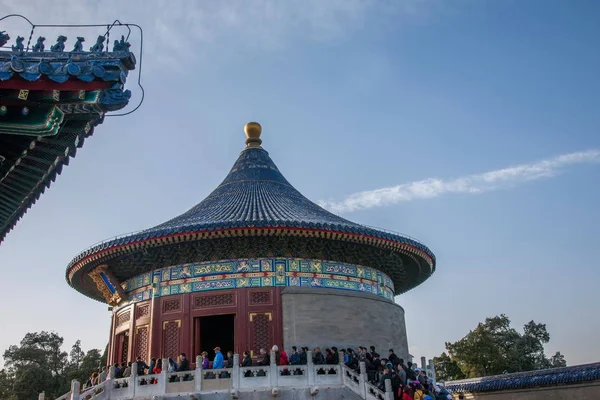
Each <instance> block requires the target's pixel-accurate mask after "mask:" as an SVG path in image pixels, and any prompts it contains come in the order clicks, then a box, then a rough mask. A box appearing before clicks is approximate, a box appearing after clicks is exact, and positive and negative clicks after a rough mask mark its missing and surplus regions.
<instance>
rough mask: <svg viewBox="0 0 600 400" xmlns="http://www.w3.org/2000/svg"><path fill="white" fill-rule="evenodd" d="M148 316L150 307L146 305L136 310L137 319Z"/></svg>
mask: <svg viewBox="0 0 600 400" xmlns="http://www.w3.org/2000/svg"><path fill="white" fill-rule="evenodd" d="M148 316H150V305H149V304H146V305H143V306H139V307H138V308H137V318H143V317H148Z"/></svg>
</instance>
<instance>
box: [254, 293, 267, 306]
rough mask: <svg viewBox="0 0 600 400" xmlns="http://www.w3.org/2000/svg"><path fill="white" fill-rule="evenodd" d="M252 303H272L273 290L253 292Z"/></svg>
mask: <svg viewBox="0 0 600 400" xmlns="http://www.w3.org/2000/svg"><path fill="white" fill-rule="evenodd" d="M250 304H271V292H251V293H250Z"/></svg>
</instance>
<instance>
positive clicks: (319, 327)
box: [281, 287, 408, 360]
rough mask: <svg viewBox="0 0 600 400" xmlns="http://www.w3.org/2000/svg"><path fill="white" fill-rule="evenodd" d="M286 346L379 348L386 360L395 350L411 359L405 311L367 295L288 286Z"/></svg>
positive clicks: (284, 295) (284, 300)
mask: <svg viewBox="0 0 600 400" xmlns="http://www.w3.org/2000/svg"><path fill="white" fill-rule="evenodd" d="M281 297H282V309H283V344H284V347H285V350H286V351H288V354H289V350H290V348H291V346H298V347H299V346H308V347H310V349H311V350H312V348H313V347H315V346H320V347H321V348H323V351H324V348H325V347H331V346H336V347H338V348H339V349H341V348H347V347H352V348H357V347H358V346H365V347H367V348H368V347H369V346H371V345H372V346H375V347H376V350H377V352H378V353H379V354H381V356H382V357H387V355H388V350H389V349H390V348H393V349H394V350H395V352H396V355H398V357H400V358H404V360H407V359H408V340H407V337H406V323H405V320H404V309H403V308H402V307H400V306H399V305H397V304H395V303H393V302H391V301H388V300H386V299H383V298H381V297H378V296H374V295H371V294H367V293H358V292H351V291H345V290H335V289H311V288H294V287H287V288H285V289H284V290H283V292H282V295H281Z"/></svg>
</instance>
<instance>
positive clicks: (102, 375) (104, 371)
mask: <svg viewBox="0 0 600 400" xmlns="http://www.w3.org/2000/svg"><path fill="white" fill-rule="evenodd" d="M107 377H108V367H106V366H105V367H102V371H100V374H99V375H98V384H101V383H102V382H104V381H105V380H106V378H107Z"/></svg>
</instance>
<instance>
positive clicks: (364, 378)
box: [358, 361, 369, 399]
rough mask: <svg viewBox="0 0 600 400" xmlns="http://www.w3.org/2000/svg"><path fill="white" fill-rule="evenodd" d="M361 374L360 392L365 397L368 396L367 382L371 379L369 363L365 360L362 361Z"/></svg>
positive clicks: (359, 379) (359, 381)
mask: <svg viewBox="0 0 600 400" xmlns="http://www.w3.org/2000/svg"><path fill="white" fill-rule="evenodd" d="M359 366H360V376H359V378H358V384H359V386H360V394H361V397H362V398H363V399H366V398H367V382H368V381H369V377H368V376H367V365H366V364H365V362H364V361H361V362H360V364H359Z"/></svg>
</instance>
